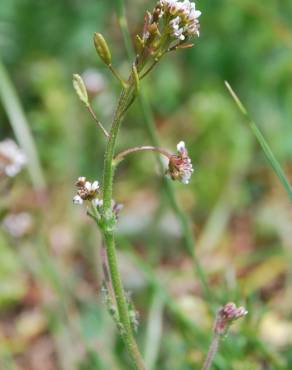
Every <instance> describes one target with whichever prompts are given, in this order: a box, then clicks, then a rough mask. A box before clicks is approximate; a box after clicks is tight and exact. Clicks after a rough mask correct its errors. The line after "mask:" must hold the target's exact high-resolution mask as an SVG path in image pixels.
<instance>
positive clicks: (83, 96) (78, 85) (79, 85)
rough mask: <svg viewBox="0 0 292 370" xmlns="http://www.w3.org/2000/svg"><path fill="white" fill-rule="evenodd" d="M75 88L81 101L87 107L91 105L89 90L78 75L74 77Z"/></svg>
mask: <svg viewBox="0 0 292 370" xmlns="http://www.w3.org/2000/svg"><path fill="white" fill-rule="evenodd" d="M73 87H74V89H75V91H76V94H77V95H78V97H79V99H80V100H81V101H82V102H83V103H84V104H85V105H86V106H88V105H89V101H88V95H87V90H86V87H85V84H84V81H83V80H82V78H81V76H79V75H78V74H74V75H73Z"/></svg>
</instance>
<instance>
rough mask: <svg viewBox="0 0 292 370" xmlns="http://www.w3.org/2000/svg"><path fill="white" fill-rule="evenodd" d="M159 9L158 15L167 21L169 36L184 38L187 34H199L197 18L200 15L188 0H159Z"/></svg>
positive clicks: (194, 5)
mask: <svg viewBox="0 0 292 370" xmlns="http://www.w3.org/2000/svg"><path fill="white" fill-rule="evenodd" d="M157 8H158V9H161V11H160V14H159V17H164V18H165V20H167V21H168V26H169V30H170V34H171V36H173V37H175V38H177V39H179V40H182V41H183V40H185V39H186V38H187V37H188V36H199V35H200V33H199V27H200V24H199V20H198V18H199V17H200V15H201V12H200V11H199V10H196V4H195V3H194V2H191V1H189V0H183V1H180V0H160V1H159V2H158V5H157Z"/></svg>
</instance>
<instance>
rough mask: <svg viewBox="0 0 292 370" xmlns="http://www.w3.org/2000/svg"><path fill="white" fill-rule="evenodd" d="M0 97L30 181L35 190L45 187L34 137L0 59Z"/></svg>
mask: <svg viewBox="0 0 292 370" xmlns="http://www.w3.org/2000/svg"><path fill="white" fill-rule="evenodd" d="M0 99H1V101H2V104H3V107H4V109H5V111H6V113H7V116H8V118H9V121H10V124H11V126H12V128H13V131H14V134H15V136H16V139H17V141H18V142H19V145H20V146H21V148H22V149H23V151H24V152H25V154H26V157H27V162H28V163H27V167H28V171H29V174H30V177H31V182H32V184H33V186H34V188H35V189H36V190H41V189H44V188H45V179H44V176H43V172H42V169H41V165H40V161H39V158H38V154H37V150H36V146H35V143H34V139H33V137H32V134H31V131H30V128H29V124H28V122H27V120H26V117H25V114H24V112H23V109H22V106H21V103H20V101H19V98H18V96H17V93H16V91H15V89H14V86H13V83H12V82H11V80H10V77H9V75H8V73H7V71H6V68H5V66H4V65H3V63H2V61H1V60H0Z"/></svg>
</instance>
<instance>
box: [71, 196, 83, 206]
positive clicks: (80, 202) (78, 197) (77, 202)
mask: <svg viewBox="0 0 292 370" xmlns="http://www.w3.org/2000/svg"><path fill="white" fill-rule="evenodd" d="M73 203H74V204H78V205H79V204H83V199H82V198H81V197H80V195H75V197H74V198H73Z"/></svg>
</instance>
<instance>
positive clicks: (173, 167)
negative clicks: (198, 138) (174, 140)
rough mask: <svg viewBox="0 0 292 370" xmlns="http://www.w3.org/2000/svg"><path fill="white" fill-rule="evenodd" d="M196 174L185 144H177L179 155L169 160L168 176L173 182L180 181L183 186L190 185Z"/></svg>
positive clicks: (181, 142)
mask: <svg viewBox="0 0 292 370" xmlns="http://www.w3.org/2000/svg"><path fill="white" fill-rule="evenodd" d="M193 172H194V169H193V165H192V161H191V159H190V157H189V156H188V151H187V149H186V146H185V143H184V142H183V141H180V142H179V143H178V144H177V154H174V155H172V156H171V157H170V158H169V163H168V170H167V174H169V175H170V177H171V178H172V180H178V181H180V182H182V183H183V184H188V183H189V182H190V178H191V176H192V173H193Z"/></svg>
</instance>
